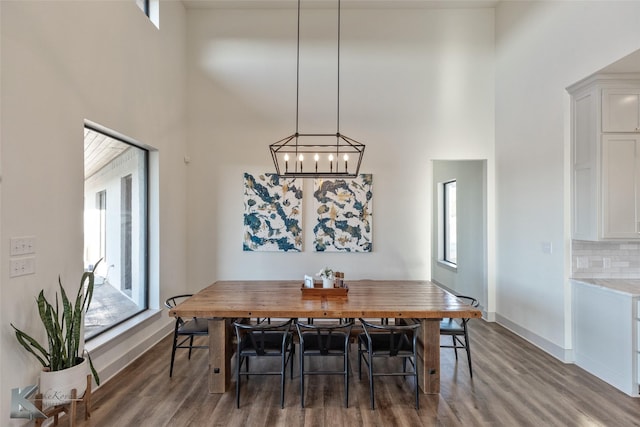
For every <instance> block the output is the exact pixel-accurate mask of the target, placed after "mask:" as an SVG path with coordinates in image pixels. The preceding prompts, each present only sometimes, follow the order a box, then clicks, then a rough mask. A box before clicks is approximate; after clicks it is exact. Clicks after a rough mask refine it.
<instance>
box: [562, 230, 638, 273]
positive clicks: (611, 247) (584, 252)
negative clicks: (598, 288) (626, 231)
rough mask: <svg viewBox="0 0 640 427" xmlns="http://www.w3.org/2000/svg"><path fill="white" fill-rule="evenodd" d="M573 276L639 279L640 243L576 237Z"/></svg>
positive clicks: (572, 260)
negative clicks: (585, 239)
mask: <svg viewBox="0 0 640 427" xmlns="http://www.w3.org/2000/svg"><path fill="white" fill-rule="evenodd" d="M571 244H572V251H571V252H572V253H571V271H572V277H574V278H576V279H589V278H593V279H640V243H631V242H587V241H582V240H573V241H572V242H571Z"/></svg>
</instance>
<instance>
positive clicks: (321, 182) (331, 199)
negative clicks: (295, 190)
mask: <svg viewBox="0 0 640 427" xmlns="http://www.w3.org/2000/svg"><path fill="white" fill-rule="evenodd" d="M372 184H373V175H371V174H361V175H360V176H359V177H357V178H353V179H331V180H329V179H316V180H315V182H314V192H313V198H314V209H315V212H316V215H317V223H316V226H315V227H314V228H313V233H314V236H315V239H314V245H315V250H316V251H317V252H371V250H372V240H371V239H372V231H371V225H372V216H373V212H372V197H373V193H372Z"/></svg>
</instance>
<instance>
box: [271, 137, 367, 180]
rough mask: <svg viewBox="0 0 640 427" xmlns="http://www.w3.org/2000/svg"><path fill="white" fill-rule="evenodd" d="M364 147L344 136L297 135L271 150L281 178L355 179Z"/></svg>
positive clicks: (272, 147)
mask: <svg viewBox="0 0 640 427" xmlns="http://www.w3.org/2000/svg"><path fill="white" fill-rule="evenodd" d="M364 148H365V146H364V144H362V143H360V142H358V141H356V140H355V139H352V138H349V137H348V136H346V135H343V134H341V133H333V134H330V133H326V134H325V133H311V134H309V133H306V134H303V133H294V134H293V135H290V136H288V137H286V138H283V139H281V140H280V141H278V142H275V143H273V144H271V145H270V146H269V149H270V151H271V157H272V158H273V163H274V165H275V167H276V173H277V174H278V175H280V176H285V177H286V176H289V177H301V178H307V177H308V178H321V177H323V178H331V177H334V178H336V177H342V178H355V177H357V176H358V173H359V171H360V163H361V162H362V156H363V154H364Z"/></svg>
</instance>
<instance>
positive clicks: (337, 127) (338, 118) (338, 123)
mask: <svg viewBox="0 0 640 427" xmlns="http://www.w3.org/2000/svg"><path fill="white" fill-rule="evenodd" d="M337 82H338V84H337V87H338V89H337V99H338V102H337V108H336V110H337V112H336V116H337V117H336V135H337V134H339V133H340V0H338V79H337Z"/></svg>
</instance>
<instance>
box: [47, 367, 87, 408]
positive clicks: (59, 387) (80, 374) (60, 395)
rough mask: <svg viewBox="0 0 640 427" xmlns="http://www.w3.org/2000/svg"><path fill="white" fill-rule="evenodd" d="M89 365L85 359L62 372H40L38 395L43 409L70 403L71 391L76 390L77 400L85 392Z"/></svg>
mask: <svg viewBox="0 0 640 427" xmlns="http://www.w3.org/2000/svg"><path fill="white" fill-rule="evenodd" d="M88 374H89V364H88V362H87V358H86V357H85V358H84V359H83V361H82V363H80V364H79V365H76V366H72V367H71V368H67V369H63V370H62V371H54V372H50V371H42V372H40V393H42V405H43V407H45V408H46V407H48V406H55V405H62V404H65V403H69V402H70V401H71V390H73V389H74V388H75V389H76V397H77V398H78V399H79V398H81V397H82V396H83V395H84V392H85V391H86V390H87V375H88Z"/></svg>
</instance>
